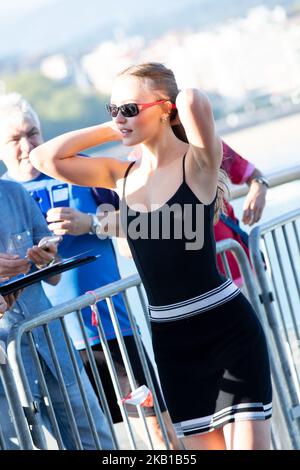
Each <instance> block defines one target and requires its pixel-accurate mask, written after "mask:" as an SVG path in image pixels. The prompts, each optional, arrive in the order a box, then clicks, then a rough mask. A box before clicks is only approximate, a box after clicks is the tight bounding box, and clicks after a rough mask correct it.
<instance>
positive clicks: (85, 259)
mask: <svg viewBox="0 0 300 470" xmlns="http://www.w3.org/2000/svg"><path fill="white" fill-rule="evenodd" d="M89 252H90V250H89V251H85V252H83V253H79V254H78V255H75V256H72V257H70V258H66V259H63V260H60V261H57V262H56V263H53V264H51V265H50V266H47V267H45V268H41V269H39V270H38V271H34V272H33V273H29V274H25V275H24V276H22V277H20V278H18V279H15V280H14V281H7V282H5V283H3V284H1V285H0V294H1V295H4V296H5V295H8V294H11V293H13V292H16V291H17V290H19V289H24V288H25V287H28V286H30V285H32V284H35V283H36V282H40V281H43V280H45V279H47V278H48V277H50V276H54V275H56V274H60V273H63V272H64V271H68V270H70V269H73V268H77V267H78V266H81V265H83V264H86V263H91V262H93V261H96V260H97V259H98V258H99V257H100V256H101V255H88V253H89Z"/></svg>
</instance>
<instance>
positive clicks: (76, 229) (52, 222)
mask: <svg viewBox="0 0 300 470" xmlns="http://www.w3.org/2000/svg"><path fill="white" fill-rule="evenodd" d="M47 222H48V223H49V225H48V228H49V230H51V231H52V232H53V233H55V235H66V234H68V235H83V234H85V233H89V231H90V229H91V225H92V220H91V217H90V216H89V215H88V214H85V213H84V212H80V211H77V210H75V209H72V208H71V207H54V208H53V209H50V210H49V211H48V212H47Z"/></svg>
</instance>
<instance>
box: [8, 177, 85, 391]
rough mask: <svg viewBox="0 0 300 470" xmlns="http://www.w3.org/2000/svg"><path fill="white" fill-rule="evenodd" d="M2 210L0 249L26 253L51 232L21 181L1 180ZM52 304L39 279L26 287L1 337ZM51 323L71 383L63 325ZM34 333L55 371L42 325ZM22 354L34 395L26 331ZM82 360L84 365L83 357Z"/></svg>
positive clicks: (35, 378) (55, 322) (32, 368)
mask: <svg viewBox="0 0 300 470" xmlns="http://www.w3.org/2000/svg"><path fill="white" fill-rule="evenodd" d="M0 214H1V224H0V253H8V252H9V253H12V254H18V255H19V256H20V257H24V256H25V255H26V251H27V249H28V248H30V247H31V246H32V245H36V244H38V242H39V240H40V239H41V238H43V237H45V236H48V235H51V233H50V231H49V230H48V227H47V223H46V222H45V219H44V217H43V216H42V214H41V212H40V210H39V208H38V206H37V204H36V202H35V201H34V200H33V199H32V198H31V197H30V195H29V194H28V193H27V191H26V190H25V189H24V188H23V187H22V186H21V185H20V184H18V183H14V182H10V181H3V180H0ZM50 307H51V304H50V301H49V300H48V298H47V297H46V294H45V293H44V290H43V288H42V285H41V283H40V282H38V283H36V284H33V285H31V286H29V287H27V288H26V289H25V290H24V291H23V293H22V295H21V296H20V297H19V299H18V301H17V302H16V303H15V305H14V306H13V307H12V309H11V310H9V311H7V312H6V313H5V314H4V316H3V317H2V318H1V319H0V340H2V341H3V342H6V341H7V337H8V335H9V333H10V330H11V328H12V327H13V326H14V325H15V324H17V323H18V322H20V321H22V320H24V318H27V317H29V316H33V315H38V314H39V313H41V312H43V311H44V310H47V309H48V308H50ZM49 326H50V331H51V336H52V339H53V342H54V347H55V351H56V353H57V355H58V358H59V362H60V365H61V367H62V372H63V376H64V380H65V383H66V385H69V384H71V383H73V382H74V380H75V377H74V373H73V368H72V364H71V361H70V359H69V354H68V352H67V349H66V346H65V340H64V336H63V332H62V329H61V326H60V324H59V321H58V320H56V321H54V322H51V323H50V325H49ZM33 337H34V341H35V343H36V347H37V350H38V352H39V354H40V356H42V358H43V359H44V361H45V362H46V364H47V365H48V367H49V368H50V369H51V371H52V372H53V374H54V375H56V373H55V369H54V365H53V362H52V359H51V356H50V352H49V350H48V346H47V342H46V338H45V335H44V332H43V329H42V328H41V327H39V328H35V329H34V330H33ZM22 357H23V361H24V366H25V369H26V373H27V378H28V380H29V384H30V386H31V390H32V391H33V393H34V395H39V389H38V387H37V376H36V371H35V367H34V364H33V361H32V356H31V353H30V348H29V344H28V342H27V339H26V337H25V335H24V338H23V340H22ZM77 358H78V356H77ZM78 360H79V358H78ZM79 364H80V367H82V363H81V361H80V360H79ZM0 387H1V384H0ZM0 392H1V389H0Z"/></svg>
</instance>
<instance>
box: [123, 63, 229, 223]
mask: <svg viewBox="0 0 300 470" xmlns="http://www.w3.org/2000/svg"><path fill="white" fill-rule="evenodd" d="M122 75H131V76H133V77H137V78H140V79H144V80H145V79H147V80H151V81H152V83H153V89H154V90H155V91H157V92H158V93H159V95H158V98H159V99H161V98H166V99H167V100H170V101H171V102H172V103H174V104H175V102H176V97H177V95H178V93H179V90H178V86H177V83H176V80H175V76H174V73H173V72H172V70H170V69H168V68H167V67H165V65H163V64H160V63H158V62H146V63H143V64H138V65H132V66H131V67H128V68H126V69H125V70H123V71H122V72H120V73H119V74H118V76H122ZM176 114H177V109H173V110H172V111H171V114H170V121H172V119H174V118H175V117H176ZM172 129H173V132H174V134H175V135H176V137H178V139H180V140H182V141H184V142H186V143H188V140H187V137H186V133H185V130H184V127H183V125H182V124H180V125H175V126H172ZM228 196H229V188H228V177H227V173H226V172H225V171H224V170H223V169H221V168H220V170H219V176H218V187H217V198H216V203H215V215H214V222H215V223H216V222H217V221H218V219H219V215H220V212H222V211H223V212H225V207H224V199H228Z"/></svg>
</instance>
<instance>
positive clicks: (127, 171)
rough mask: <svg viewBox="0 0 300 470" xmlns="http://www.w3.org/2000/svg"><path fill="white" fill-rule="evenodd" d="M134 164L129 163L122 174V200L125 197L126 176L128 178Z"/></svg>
mask: <svg viewBox="0 0 300 470" xmlns="http://www.w3.org/2000/svg"><path fill="white" fill-rule="evenodd" d="M134 164H135V162H132V163H130V165H129V167H128V168H127V170H126V171H125V174H124V184H123V194H122V196H123V198H124V197H125V185H126V180H127V176H128V173H129V171H130V169H131V168H132V167H133V165H134Z"/></svg>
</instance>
